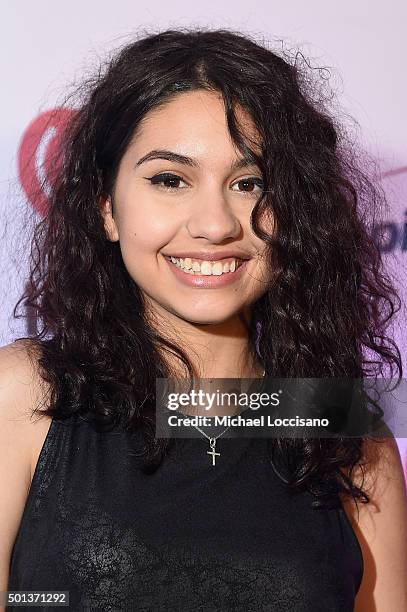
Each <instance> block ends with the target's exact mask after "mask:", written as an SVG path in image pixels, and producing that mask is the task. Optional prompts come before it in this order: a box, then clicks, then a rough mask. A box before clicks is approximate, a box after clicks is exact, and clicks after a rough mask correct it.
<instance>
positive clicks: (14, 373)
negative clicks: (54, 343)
mask: <svg viewBox="0 0 407 612" xmlns="http://www.w3.org/2000/svg"><path fill="white" fill-rule="evenodd" d="M38 357H39V352H38V349H37V347H36V346H35V345H34V344H33V343H31V342H30V341H29V340H25V339H24V340H18V341H15V342H13V343H11V344H7V345H5V346H1V347H0V423H1V430H2V439H3V444H5V443H6V441H7V440H11V441H12V442H13V446H14V448H15V449H18V450H19V454H18V457H20V461H22V462H27V460H28V461H29V470H30V482H31V478H32V474H33V473H34V469H35V465H36V460H37V459H38V455H39V451H40V450H41V448H42V445H43V442H44V440H45V437H46V434H47V431H48V428H49V426H50V424H51V419H50V417H48V416H47V415H44V414H42V409H43V408H45V407H46V405H47V398H48V394H49V385H48V383H46V381H44V380H43V379H42V378H41V376H40V374H39V369H38V365H37V359H38ZM35 409H37V410H36V411H35V413H34V410H35Z"/></svg>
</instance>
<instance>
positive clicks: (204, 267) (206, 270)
mask: <svg viewBox="0 0 407 612" xmlns="http://www.w3.org/2000/svg"><path fill="white" fill-rule="evenodd" d="M201 274H205V275H206V276H210V275H211V274H212V266H211V264H210V263H209V261H203V262H202V263H201Z"/></svg>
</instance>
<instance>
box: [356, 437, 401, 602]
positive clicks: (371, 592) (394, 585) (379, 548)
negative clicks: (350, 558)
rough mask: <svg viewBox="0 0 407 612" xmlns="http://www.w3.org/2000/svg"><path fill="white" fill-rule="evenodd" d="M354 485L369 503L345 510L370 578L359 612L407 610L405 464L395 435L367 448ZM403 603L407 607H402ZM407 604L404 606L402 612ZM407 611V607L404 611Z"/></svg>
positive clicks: (365, 576)
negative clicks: (366, 611)
mask: <svg viewBox="0 0 407 612" xmlns="http://www.w3.org/2000/svg"><path fill="white" fill-rule="evenodd" d="M361 463H362V466H361V467H359V468H357V470H356V471H355V474H354V483H355V484H357V485H358V486H362V488H363V489H364V490H365V491H366V493H367V494H368V496H369V500H370V501H369V503H367V504H363V503H360V504H358V505H357V507H356V506H355V504H354V503H353V502H352V500H349V499H348V500H347V501H346V502H344V509H345V511H346V512H347V514H348V517H349V519H350V521H351V523H352V526H353V528H354V530H355V532H356V534H357V537H358V540H359V542H360V545H361V548H362V551H363V558H364V574H363V580H362V584H361V587H360V589H359V592H358V595H357V598H356V602H355V603H356V607H355V611H356V612H359V610H368V609H369V610H370V609H377V610H382V609H383V610H390V609H391V610H396V609H400V610H401V609H403V610H404V609H407V583H406V580H405V577H406V575H407V492H406V483H405V475H404V470H403V462H402V459H401V456H400V452H399V449H398V445H397V442H396V440H395V439H394V437H393V436H391V435H388V436H387V437H385V438H382V439H378V440H374V439H366V440H364V443H363V454H362V461H361ZM402 602H403V603H402ZM399 605H401V606H402V607H399V608H398V607H397V606H399ZM403 606H406V607H403Z"/></svg>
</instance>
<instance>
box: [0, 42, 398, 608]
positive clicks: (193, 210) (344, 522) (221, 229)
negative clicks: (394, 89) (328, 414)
mask: <svg viewBox="0 0 407 612" xmlns="http://www.w3.org/2000/svg"><path fill="white" fill-rule="evenodd" d="M317 89H318V83H317V82H315V81H314V80H313V79H310V78H309V74H308V73H307V72H306V71H305V69H304V70H303V71H301V70H300V67H299V64H298V58H297V61H296V63H290V62H289V61H288V60H287V59H284V58H283V57H282V56H280V55H278V54H276V53H274V52H272V51H271V50H269V49H267V48H266V47H265V46H262V45H260V44H258V43H256V42H255V41H253V40H251V39H250V38H249V37H247V36H242V35H239V34H237V33H234V32H232V31H228V30H216V31H211V30H199V31H198V30H193V31H174V30H172V31H164V32H161V33H159V34H152V35H149V36H146V37H144V38H140V39H139V40H136V41H135V42H133V43H132V44H129V45H128V46H126V47H125V48H123V49H122V50H121V51H120V53H118V54H117V55H116V57H114V58H113V60H112V61H111V62H110V63H109V65H108V67H107V69H106V71H105V72H104V73H103V74H102V75H99V76H98V78H97V79H96V80H95V81H92V82H90V83H88V89H86V93H87V95H86V96H85V98H84V99H83V100H82V101H81V105H80V107H79V108H78V109H77V110H76V111H75V113H74V115H73V118H72V121H71V122H70V125H69V128H68V130H67V132H66V134H65V138H64V143H63V149H62V162H61V164H60V170H59V172H58V174H57V176H56V178H55V180H54V181H53V185H52V187H53V189H52V193H51V196H50V203H49V208H48V210H47V214H46V216H45V217H44V219H43V220H42V221H41V222H40V223H39V224H38V226H37V228H36V231H35V237H34V241H33V252H32V261H33V266H32V270H31V277H30V283H29V285H28V289H27V291H26V293H25V294H24V295H23V297H22V298H21V299H22V300H23V301H24V304H25V305H26V306H31V307H34V308H35V309H36V311H37V314H38V318H39V321H40V322H41V326H42V327H41V329H40V331H39V333H38V334H37V335H36V336H33V337H30V338H20V339H19V340H17V341H16V342H14V343H12V344H10V345H8V346H6V347H2V349H1V350H0V374H1V384H0V418H1V430H0V438H1V439H0V441H1V448H2V451H1V454H0V485H1V486H0V491H1V492H0V587H1V589H2V590H6V589H8V590H9V591H15V590H20V591H39V590H41V591H68V592H69V605H70V609H73V610H106V611H107V610H154V611H155V610H203V609H205V610H222V611H223V610H245V611H247V610H273V611H282V610H290V611H295V612H305V611H311V610H312V612H315V611H323V612H327V611H329V612H333V611H338V612H339V611H340V612H350V611H351V610H354V609H355V610H357V611H358V612H361V611H362V610H363V612H366V611H368V610H376V611H377V612H389V610H391V611H392V612H397V611H400V612H401V611H402V610H403V611H404V610H405V609H407V580H406V578H407V502H406V493H405V485H404V479H403V472H402V467H401V461H400V456H399V454H398V450H397V446H396V443H395V441H394V439H392V438H386V439H384V440H383V441H379V443H377V442H375V441H372V440H370V439H369V438H368V437H366V438H347V437H343V438H325V439H317V438H297V439H288V438H278V439H269V440H267V439H264V438H250V437H230V438H228V437H226V435H225V436H223V437H220V435H221V434H219V436H218V437H217V440H216V451H217V452H219V455H217V459H216V462H212V461H211V460H210V457H208V448H209V445H208V439H207V437H206V435H205V432H203V433H202V432H199V431H197V437H193V438H187V439H186V438H184V439H182V440H177V442H178V443H179V444H177V445H175V444H173V440H172V439H171V440H168V439H165V438H157V437H156V436H155V431H154V415H155V409H156V406H155V383H156V379H157V378H166V377H169V378H171V377H172V378H174V379H181V378H187V379H189V378H191V377H195V376H199V377H201V378H205V379H212V378H213V379H218V378H258V377H261V376H262V375H263V373H264V371H265V372H266V374H267V376H269V377H282V378H284V377H293V378H297V377H303V378H306V377H321V378H322V377H332V378H334V377H351V378H357V377H362V376H372V375H373V376H377V375H378V374H380V372H382V371H383V368H384V366H386V365H387V366H389V367H390V370H391V372H393V373H394V371H396V372H397V373H398V374H399V376H401V374H402V368H401V360H400V353H399V351H398V349H397V347H396V346H395V344H394V343H393V341H392V340H391V339H389V338H387V337H386V335H385V330H386V325H387V323H388V321H389V320H390V319H391V316H392V314H393V313H394V311H395V310H396V302H397V300H398V297H397V294H396V293H395V291H394V289H393V287H392V285H391V283H390V281H389V280H388V278H387V277H386V275H385V273H384V271H383V268H382V263H381V260H380V255H379V252H378V250H377V249H376V247H375V245H374V243H373V241H372V239H371V233H370V230H369V224H368V223H366V213H368V212H369V211H370V210H372V208H374V206H376V205H377V204H379V203H380V191H379V190H377V189H376V188H375V186H374V184H373V183H372V182H370V181H369V180H368V178H367V177H366V176H365V175H364V174H363V172H361V170H360V168H358V165H357V164H356V162H355V159H356V156H354V155H352V149H351V147H348V146H347V144H346V138H345V136H344V133H343V131H342V130H341V129H340V127H339V126H338V125H336V123H335V120H334V119H333V118H332V117H330V115H329V113H328V112H327V110H326V109H324V108H323V106H322V103H321V101H319V103H317V102H316V100H317V99H318V97H319V95H315V94H316V92H317ZM20 301H21V300H20ZM366 352H370V359H368V357H367V355H366ZM375 366H376V367H375ZM33 411H35V412H36V413H37V414H39V415H40V418H39V419H37V420H31V419H30V416H31V414H32V413H33ZM8 609H13V606H12V604H11V605H10V608H8ZM44 609H45V607H44ZM47 609H48V608H47Z"/></svg>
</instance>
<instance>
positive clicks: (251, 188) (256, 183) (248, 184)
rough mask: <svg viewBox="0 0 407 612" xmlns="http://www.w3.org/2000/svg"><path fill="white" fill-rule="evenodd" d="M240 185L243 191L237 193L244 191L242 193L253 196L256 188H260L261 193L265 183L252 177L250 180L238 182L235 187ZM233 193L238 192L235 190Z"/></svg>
mask: <svg viewBox="0 0 407 612" xmlns="http://www.w3.org/2000/svg"><path fill="white" fill-rule="evenodd" d="M235 185H240V187H241V189H237V191H242V193H248V194H252V193H254V192H255V187H259V189H260V191H262V189H263V181H262V180H261V179H259V178H257V177H255V176H251V177H249V178H244V179H240V181H236V183H234V185H233V186H235ZM233 191H236V189H234V190H233Z"/></svg>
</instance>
